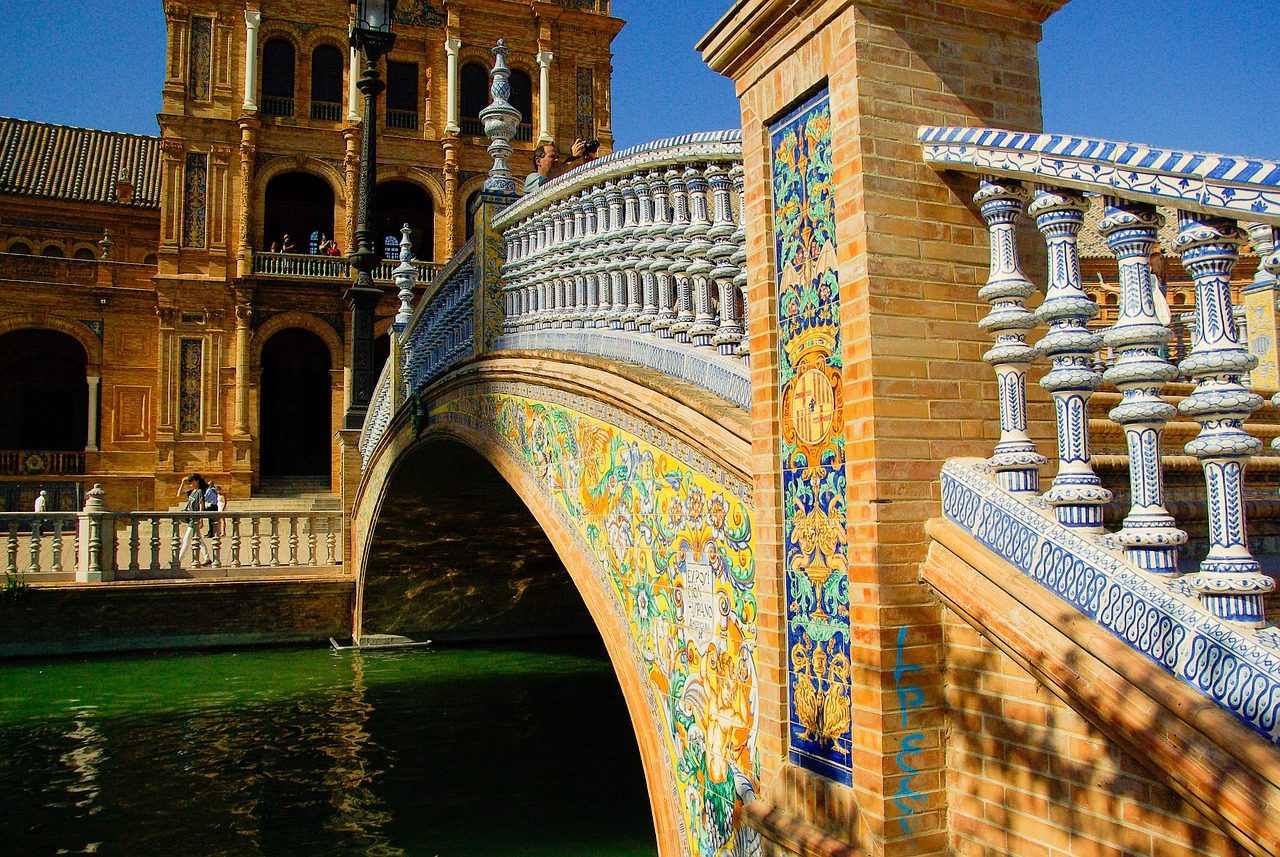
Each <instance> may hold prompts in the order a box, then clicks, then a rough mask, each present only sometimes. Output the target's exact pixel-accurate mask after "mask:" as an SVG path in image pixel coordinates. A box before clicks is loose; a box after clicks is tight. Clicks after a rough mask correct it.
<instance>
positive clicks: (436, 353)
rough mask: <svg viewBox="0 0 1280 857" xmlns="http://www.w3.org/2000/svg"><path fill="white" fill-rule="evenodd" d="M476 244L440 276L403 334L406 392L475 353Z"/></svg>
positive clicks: (425, 295)
mask: <svg viewBox="0 0 1280 857" xmlns="http://www.w3.org/2000/svg"><path fill="white" fill-rule="evenodd" d="M474 257H475V242H474V241H470V242H468V243H467V244H466V245H465V246H464V247H463V248H462V250H461V251H459V253H458V255H457V256H455V257H454V258H453V259H452V260H451V261H450V262H449V263H448V264H447V265H445V267H444V268H443V269H442V270H441V271H440V273H439V274H437V275H436V278H435V280H433V281H432V283H431V285H430V286H429V287H428V288H427V291H426V293H425V294H424V295H423V296H422V300H421V301H420V303H419V306H418V310H417V312H416V313H415V314H414V316H413V318H412V320H411V321H410V322H409V323H408V324H407V325H406V328H405V330H404V332H403V333H402V334H401V339H402V341H403V343H404V346H403V358H402V359H403V365H404V381H405V388H406V390H407V391H408V390H419V389H421V388H422V387H423V386H425V385H426V384H427V383H429V382H430V381H432V380H434V379H435V378H437V377H439V376H440V375H441V374H442V373H443V372H444V371H445V370H447V369H448V368H449V367H451V366H453V365H454V364H456V363H458V362H459V361H461V360H464V359H466V358H468V357H470V356H472V354H473V353H474V351H475V320H474V305H475V283H474V273H475V258H474Z"/></svg>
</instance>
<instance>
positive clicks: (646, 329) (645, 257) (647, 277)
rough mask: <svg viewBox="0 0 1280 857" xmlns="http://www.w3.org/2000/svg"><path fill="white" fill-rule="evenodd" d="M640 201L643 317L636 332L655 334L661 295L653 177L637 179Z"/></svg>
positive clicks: (638, 235) (638, 240)
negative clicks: (655, 245) (655, 271)
mask: <svg viewBox="0 0 1280 857" xmlns="http://www.w3.org/2000/svg"><path fill="white" fill-rule="evenodd" d="M635 189H636V200H637V201H638V202H639V209H638V218H639V219H638V220H637V222H636V233H635V234H636V242H635V247H634V252H635V254H636V257H637V258H638V260H639V261H637V262H636V272H637V273H638V274H639V276H640V314H639V315H638V316H636V330H639V331H640V332H641V333H653V322H654V319H656V318H657V317H658V293H657V286H656V282H655V279H654V276H653V189H652V188H651V187H650V186H649V177H648V176H645V175H640V174H637V175H636V176H635Z"/></svg>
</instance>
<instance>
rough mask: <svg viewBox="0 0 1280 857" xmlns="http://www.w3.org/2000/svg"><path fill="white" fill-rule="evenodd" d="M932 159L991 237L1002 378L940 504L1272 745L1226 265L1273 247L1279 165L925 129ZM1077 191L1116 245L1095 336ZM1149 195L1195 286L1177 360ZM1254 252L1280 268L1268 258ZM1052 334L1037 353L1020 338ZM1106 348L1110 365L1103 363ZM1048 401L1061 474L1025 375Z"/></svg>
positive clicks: (1274, 721) (1245, 410)
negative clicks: (1112, 432)
mask: <svg viewBox="0 0 1280 857" xmlns="http://www.w3.org/2000/svg"><path fill="white" fill-rule="evenodd" d="M920 139H921V141H922V143H923V144H924V158H925V161H926V162H927V163H929V164H930V165H931V166H933V167H934V168H935V169H938V170H956V171H961V172H968V173H974V174H977V175H979V176H980V177H981V181H980V184H979V189H978V191H977V193H976V194H975V195H974V202H975V203H976V205H977V207H978V209H979V211H980V213H981V216H982V217H983V219H984V220H985V221H986V222H987V225H988V227H989V230H990V237H991V267H990V276H989V279H988V280H987V283H986V285H985V286H984V287H983V288H982V289H981V290H980V291H979V293H978V294H979V296H980V297H981V298H983V299H985V300H987V301H988V302H990V304H991V312H990V313H989V314H988V315H987V316H986V318H984V319H983V320H982V321H981V322H980V324H981V326H982V328H983V329H984V330H986V331H987V332H988V333H990V334H991V335H992V336H993V337H994V340H995V344H994V347H993V348H992V349H991V350H990V351H988V352H987V354H986V355H985V357H986V360H987V362H988V363H990V364H992V366H993V367H994V369H995V373H996V379H997V384H998V388H999V408H1000V440H999V442H998V443H997V444H996V447H995V450H994V455H993V456H992V457H991V458H990V459H988V460H986V461H985V462H982V461H976V460H953V461H950V462H948V463H947V465H946V467H945V468H944V471H943V477H942V481H943V511H944V514H946V515H947V517H949V518H951V519H952V520H954V521H956V522H957V523H959V524H961V525H962V526H964V527H966V528H968V529H969V530H970V531H971V532H972V533H973V535H974V536H975V537H976V538H978V539H979V541H981V542H983V543H984V544H986V545H987V546H988V547H991V548H992V549H993V550H995V551H996V552H997V553H999V554H1001V555H1002V556H1004V557H1005V558H1006V559H1008V560H1009V561H1010V562H1012V563H1013V564H1014V565H1017V566H1018V567H1020V568H1021V569H1022V570H1023V571H1024V572H1026V573H1027V574H1029V575H1030V576H1032V577H1033V578H1035V579H1037V580H1040V581H1041V582H1042V583H1044V584H1045V585H1046V586H1048V587H1050V588H1051V589H1053V590H1054V591H1055V592H1057V593H1058V594H1059V595H1060V596H1062V597H1063V598H1064V599H1066V600H1067V601H1068V602H1070V603H1072V604H1074V605H1075V606H1077V607H1078V608H1080V609H1081V610H1083V611H1084V612H1085V613H1086V614H1087V615H1089V616H1091V617H1093V618H1095V619H1096V620H1097V621H1099V622H1100V623H1102V624H1103V625H1105V626H1107V627H1109V628H1110V629H1111V630H1112V631H1114V632H1115V633H1116V634H1117V635H1118V636H1120V637H1121V638H1122V639H1125V640H1127V641H1128V642H1130V643H1131V644H1132V645H1134V646H1136V647H1137V648H1139V649H1140V650H1142V651H1144V652H1145V653H1146V654H1148V655H1149V656H1150V657H1151V658H1152V659H1153V660H1155V661H1156V662H1157V663H1159V664H1162V665H1163V666H1165V667H1166V668H1167V669H1169V670H1171V671H1172V672H1174V673H1175V674H1178V675H1180V676H1181V677H1182V678H1184V679H1186V680H1188V681H1192V682H1194V683H1196V684H1197V685H1198V686H1199V687H1201V688H1202V689H1203V690H1204V691H1205V692H1206V693H1208V694H1209V695H1211V696H1213V697H1214V698H1215V699H1217V700H1218V701H1219V702H1220V703H1222V704H1223V705H1224V706H1226V707H1228V708H1230V709H1231V710H1233V711H1234V712H1235V713H1236V714H1237V716H1239V717H1241V718H1242V719H1244V720H1246V722H1249V723H1251V724H1252V725H1253V726H1254V727H1255V728H1257V729H1258V730H1259V731H1261V732H1263V733H1264V734H1266V735H1267V736H1268V737H1270V738H1272V740H1280V659H1278V658H1277V657H1276V652H1277V650H1280V632H1277V629H1275V628H1274V627H1267V626H1266V622H1265V613H1264V597H1265V596H1266V595H1267V593H1269V592H1271V591H1272V590H1273V589H1274V588H1275V583H1274V581H1273V579H1272V578H1271V577H1270V576H1268V575H1266V574H1263V573H1261V571H1260V566H1259V563H1258V562H1257V560H1255V559H1254V557H1253V556H1252V554H1251V553H1250V550H1249V543H1248V536H1247V534H1246V528H1245V523H1246V521H1245V513H1246V506H1245V497H1244V471H1245V468H1246V466H1247V465H1248V464H1249V462H1250V459H1251V457H1253V456H1255V455H1257V454H1259V453H1260V452H1261V451H1262V443H1261V441H1259V440H1258V439H1256V438H1254V437H1252V436H1251V435H1249V434H1248V433H1247V432H1245V430H1244V428H1243V423H1244V421H1245V419H1246V418H1247V417H1248V416H1249V415H1250V414H1251V413H1252V412H1253V411H1255V410H1257V409H1258V408H1259V407H1260V406H1261V405H1262V397H1261V396H1259V395H1257V394H1256V393H1254V392H1251V391H1250V390H1249V389H1248V388H1246V387H1245V385H1244V384H1243V383H1242V378H1243V377H1244V376H1245V374H1246V373H1248V372H1249V371H1250V370H1252V369H1253V368H1255V367H1256V366H1257V364H1258V359H1257V357H1255V356H1254V355H1253V354H1251V353H1250V352H1249V350H1248V349H1247V348H1246V347H1245V345H1244V344H1242V342H1241V340H1240V337H1239V331H1238V329H1237V326H1236V323H1235V310H1234V308H1233V306H1232V298H1231V292H1230V274H1231V270H1232V267H1233V265H1234V264H1235V261H1236V259H1237V256H1238V254H1239V248H1240V247H1241V246H1242V245H1243V244H1244V243H1245V242H1246V238H1247V236H1246V232H1245V229H1243V228H1241V226H1240V225H1238V224H1237V222H1236V219H1237V218H1239V219H1242V220H1245V221H1248V222H1249V229H1250V231H1251V233H1252V234H1253V235H1254V236H1255V241H1254V243H1255V245H1261V246H1263V247H1266V248H1271V249H1273V248H1274V247H1275V229H1276V227H1278V226H1280V163H1270V162H1264V161H1258V160H1252V159H1250V160H1246V159H1238V158H1228V157H1224V156H1218V155H1202V154H1196V153H1187V152H1171V151H1161V150H1155V149H1150V148H1146V147H1143V146H1138V145H1131V144H1124V143H1111V142H1107V141H1102V140H1090V139H1083V138H1070V137H1061V136H1054V135H1047V134H1046V135H1037V134H1017V133H1012V132H1006V131H996V130H991V129H982V128H922V129H921V131H920ZM1086 194H1097V195H1100V196H1102V197H1103V198H1104V204H1105V205H1104V208H1105V210H1104V217H1103V219H1102V222H1101V227H1100V229H1101V233H1102V235H1103V237H1104V239H1105V241H1106V243H1107V246H1108V247H1109V248H1110V249H1111V251H1112V252H1113V253H1114V254H1115V256H1116V260H1117V264H1118V270H1119V279H1120V290H1121V293H1120V301H1119V316H1118V319H1117V320H1116V322H1115V323H1114V324H1113V325H1112V326H1111V327H1109V328H1107V329H1105V330H1102V331H1096V330H1092V329H1090V328H1089V327H1088V322H1089V320H1090V319H1092V318H1093V317H1094V316H1095V315H1096V314H1097V311H1098V307H1097V305H1096V304H1095V303H1094V302H1093V301H1092V300H1090V299H1089V297H1088V295H1087V294H1086V293H1085V291H1084V289H1083V288H1082V284H1081V279H1080V264H1079V254H1078V248H1077V240H1078V236H1079V233H1080V230H1081V228H1082V226H1083V224H1084V212H1085V208H1086V200H1085V195H1086ZM1156 204H1159V205H1161V206H1166V207H1172V208H1174V209H1176V211H1177V218H1178V224H1179V229H1178V236H1177V239H1176V242H1175V250H1176V251H1177V252H1179V253H1180V254H1181V261H1182V266H1183V268H1184V269H1185V270H1186V272H1187V273H1188V274H1189V275H1190V277H1191V278H1192V280H1193V282H1194V284H1195V321H1194V327H1195V330H1196V335H1195V337H1194V338H1193V341H1192V344H1191V348H1190V351H1189V352H1188V353H1187V354H1186V356H1185V357H1184V358H1183V359H1182V360H1181V362H1180V363H1179V364H1178V365H1177V366H1175V365H1174V364H1173V363H1171V362H1170V361H1169V360H1168V359H1167V358H1168V354H1169V349H1168V345H1169V343H1170V340H1171V339H1172V338H1173V333H1172V332H1171V331H1170V329H1169V328H1168V327H1167V326H1165V324H1163V323H1162V322H1161V320H1160V319H1159V318H1158V316H1157V312H1156V308H1155V306H1156V304H1155V299H1154V297H1153V294H1154V290H1155V288H1156V284H1155V282H1154V281H1153V278H1152V276H1151V272H1150V267H1149V258H1150V255H1151V254H1152V252H1153V250H1155V248H1156V247H1157V246H1158V245H1157V229H1158V227H1159V226H1160V225H1161V220H1160V215H1159V213H1158V212H1157V209H1156ZM1024 216H1029V217H1030V218H1031V219H1032V220H1033V221H1034V224H1035V226H1036V228H1037V229H1038V230H1039V232H1040V233H1041V235H1042V236H1043V238H1044V241H1045V244H1046V247H1047V252H1048V271H1049V281H1048V283H1047V285H1046V287H1045V288H1044V297H1043V300H1042V301H1041V303H1040V305H1039V306H1038V307H1037V308H1036V309H1035V310H1034V311H1032V310H1031V309H1029V308H1028V307H1027V305H1026V302H1027V299H1028V298H1030V297H1031V296H1032V295H1033V294H1034V293H1035V292H1036V291H1037V287H1036V285H1034V284H1033V283H1032V282H1031V281H1030V280H1029V279H1028V278H1027V276H1026V275H1025V274H1024V273H1023V270H1022V268H1021V264H1020V260H1019V255H1018V246H1017V241H1016V239H1015V232H1016V229H1017V225H1018V222H1019V220H1020V219H1021V218H1023V217H1024ZM1263 255H1264V256H1266V258H1264V260H1263V267H1264V268H1265V269H1266V270H1267V271H1269V272H1270V274H1271V275H1272V276H1274V275H1275V274H1276V273H1278V272H1280V258H1277V256H1276V255H1275V254H1274V252H1272V253H1270V255H1267V254H1266V253H1265V252H1264V253H1263ZM1041 326H1044V327H1045V328H1046V330H1045V332H1044V335H1043V336H1042V337H1041V338H1040V339H1039V341H1038V342H1037V343H1036V344H1034V345H1032V344H1030V343H1029V341H1028V337H1029V334H1031V333H1032V332H1033V331H1035V330H1036V329H1037V328H1040V327H1041ZM1104 347H1105V348H1106V349H1108V350H1109V351H1110V352H1111V353H1112V354H1113V355H1114V360H1113V361H1112V362H1111V363H1110V365H1109V366H1107V367H1106V368H1105V371H1101V369H1102V367H1100V366H1098V365H1097V361H1096V359H1095V355H1096V353H1097V352H1099V350H1100V349H1102V348H1104ZM1041 358H1045V359H1047V360H1048V362H1049V371H1048V373H1047V374H1045V375H1044V377H1043V378H1042V380H1041V381H1040V384H1041V386H1042V387H1043V388H1044V389H1045V390H1046V391H1048V392H1049V394H1050V395H1051V396H1052V398H1053V403H1054V408H1055V414H1056V426H1057V442H1058V448H1057V452H1058V467H1057V474H1056V476H1055V477H1054V478H1053V481H1052V485H1051V487H1050V488H1049V490H1048V491H1047V492H1046V493H1044V494H1043V495H1041V494H1040V476H1041V470H1042V468H1044V467H1045V465H1046V464H1047V463H1048V462H1047V459H1046V458H1045V457H1044V456H1043V455H1041V454H1040V452H1039V450H1038V449H1037V448H1036V445H1035V443H1034V442H1033V441H1032V440H1031V438H1030V436H1029V435H1028V432H1027V397H1026V379H1027V373H1028V369H1029V368H1030V366H1031V365H1032V364H1033V363H1034V362H1036V361H1038V360H1040V359H1041ZM1179 373H1181V375H1182V376H1183V377H1185V378H1186V379H1187V380H1189V381H1191V382H1193V383H1194V384H1195V385H1196V386H1195V389H1194V390H1193V392H1192V393H1191V394H1190V395H1189V396H1187V397H1186V398H1185V399H1184V400H1183V401H1182V402H1181V403H1180V404H1179V406H1178V407H1177V408H1176V409H1175V407H1174V406H1173V405H1171V404H1169V403H1167V402H1166V401H1165V400H1164V399H1163V398H1161V395H1160V394H1161V390H1162V388H1163V387H1164V385H1165V384H1166V383H1167V382H1169V381H1171V380H1173V379H1175V378H1176V377H1178V376H1179ZM1103 382H1106V383H1108V384H1111V385H1113V386H1114V387H1116V388H1117V389H1118V390H1119V391H1120V393H1121V399H1120V402H1119V404H1118V405H1117V406H1116V407H1114V408H1113V409H1112V410H1111V411H1110V419H1111V420H1112V421H1113V422H1114V423H1116V424H1119V426H1120V427H1121V429H1122V430H1123V432H1124V436H1125V438H1126V443H1127V448H1128V452H1129V456H1128V458H1129V477H1130V504H1129V511H1128V515H1127V516H1126V517H1125V519H1124V521H1123V522H1122V525H1121V528H1120V529H1119V531H1118V532H1115V533H1110V534H1108V533H1106V532H1104V529H1103V517H1102V516H1103V507H1104V506H1105V505H1106V504H1107V503H1108V502H1109V501H1110V500H1111V492H1110V491H1108V490H1107V489H1105V488H1104V487H1103V486H1102V483H1101V480H1100V479H1099V478H1098V476H1097V475H1096V474H1095V472H1094V470H1093V465H1092V459H1091V455H1090V437H1089V430H1090V426H1089V419H1088V402H1089V399H1090V396H1091V394H1092V393H1093V391H1094V390H1095V389H1096V388H1097V387H1098V386H1099V385H1100V384H1101V383H1103ZM1178 411H1181V413H1182V414H1183V416H1185V417H1188V418H1190V419H1191V420H1194V421H1196V422H1198V423H1199V424H1200V427H1201V428H1200V433H1199V434H1198V435H1197V436H1196V437H1195V438H1193V439H1192V440H1191V441H1190V442H1188V443H1187V445H1186V452H1187V454H1188V455H1192V456H1195V457H1196V458H1198V459H1199V461H1200V464H1201V467H1202V469H1203V472H1204V477H1205V484H1206V504H1207V508H1206V512H1207V517H1208V533H1209V552H1208V556H1207V557H1206V558H1205V559H1204V560H1203V561H1202V562H1201V563H1200V565H1199V568H1198V569H1186V568H1185V567H1184V566H1185V564H1186V563H1185V562H1184V563H1183V564H1182V565H1180V564H1179V548H1180V546H1181V545H1183V544H1185V543H1186V541H1187V534H1186V533H1185V532H1184V531H1182V530H1181V529H1179V528H1178V526H1177V523H1176V521H1175V519H1174V517H1173V516H1172V515H1171V514H1170V512H1169V510H1168V508H1167V506H1166V499H1165V492H1164V479H1163V462H1162V458H1161V435H1162V432H1163V430H1164V428H1165V426H1166V424H1167V423H1168V422H1169V420H1170V419H1171V418H1172V417H1173V416H1174V415H1175V413H1177V412H1178Z"/></svg>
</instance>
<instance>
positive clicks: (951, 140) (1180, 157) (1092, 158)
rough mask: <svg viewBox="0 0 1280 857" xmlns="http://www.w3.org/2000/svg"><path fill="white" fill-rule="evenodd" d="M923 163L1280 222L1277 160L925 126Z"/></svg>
mask: <svg viewBox="0 0 1280 857" xmlns="http://www.w3.org/2000/svg"><path fill="white" fill-rule="evenodd" d="M919 139H920V142H921V144H923V146H924V160H925V163H927V164H930V165H932V166H933V167H935V168H937V169H950V170H960V171H962V172H974V173H981V174H984V175H1001V176H1009V177H1011V178H1017V179H1023V180H1026V181H1030V182H1038V183H1041V184H1047V185H1051V186H1056V187H1069V188H1075V189H1077V190H1085V191H1094V192H1096V193H1102V194H1110V195H1112V196H1120V197H1123V198H1126V199H1137V200H1141V201H1144V202H1153V203H1156V204H1162V205H1169V206H1173V207H1174V208H1180V209H1185V210H1189V211H1199V212H1203V213H1206V214H1217V215H1221V216H1224V217H1233V218H1239V219H1242V220H1250V221H1258V222H1263V223H1270V224H1272V225H1277V226H1280V162H1277V161H1266V160H1262V159H1260V158H1244V157H1233V156H1230V155H1214V154H1209V153H1205V152H1182V151H1177V150H1173V149H1158V148H1153V147H1150V146H1143V145H1140V144H1137V143H1117V142H1113V141H1110V140H1095V139H1091V138H1089V137H1073V136H1069V135H1063V134H1026V133H1018V132H1014V131H1002V130H999V129H996V128H943V127H935V126H927V125H926V126H922V127H921V128H920V130H919Z"/></svg>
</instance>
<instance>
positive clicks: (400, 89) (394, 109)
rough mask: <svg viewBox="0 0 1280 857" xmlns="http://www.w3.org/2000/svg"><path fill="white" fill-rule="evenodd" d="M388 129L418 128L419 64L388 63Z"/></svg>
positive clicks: (410, 129)
mask: <svg viewBox="0 0 1280 857" xmlns="http://www.w3.org/2000/svg"><path fill="white" fill-rule="evenodd" d="M387 127H388V128H403V129H405V130H409V131H412V130H413V129H414V128H417V127H418V64H417V63H416V62H391V61H390V60H388V61H387Z"/></svg>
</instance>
